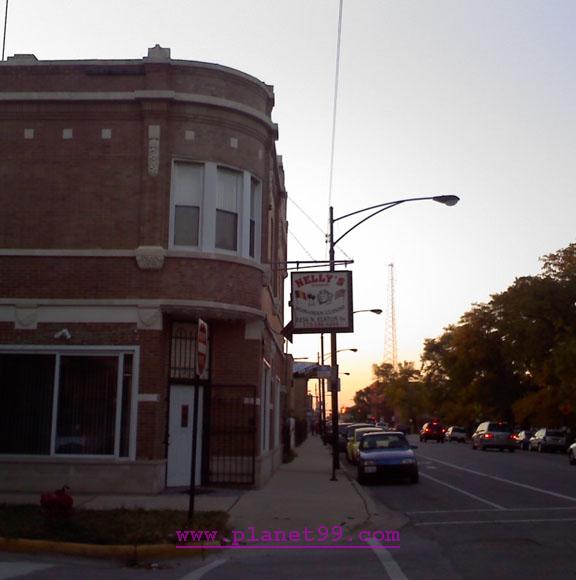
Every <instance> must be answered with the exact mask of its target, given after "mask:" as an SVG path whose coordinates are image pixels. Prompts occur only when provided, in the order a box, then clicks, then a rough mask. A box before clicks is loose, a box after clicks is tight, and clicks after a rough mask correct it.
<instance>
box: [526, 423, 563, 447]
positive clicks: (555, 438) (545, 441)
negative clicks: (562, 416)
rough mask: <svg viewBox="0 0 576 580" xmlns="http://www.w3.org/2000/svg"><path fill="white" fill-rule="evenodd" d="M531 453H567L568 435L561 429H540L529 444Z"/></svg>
mask: <svg viewBox="0 0 576 580" xmlns="http://www.w3.org/2000/svg"><path fill="white" fill-rule="evenodd" d="M528 449H530V451H540V453H544V452H545V451H560V452H561V453H564V451H566V435H565V433H564V431H561V430H560V429H547V428H544V429H538V431H536V433H534V435H533V436H532V437H530V441H529V442H528Z"/></svg>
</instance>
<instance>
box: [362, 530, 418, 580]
mask: <svg viewBox="0 0 576 580" xmlns="http://www.w3.org/2000/svg"><path fill="white" fill-rule="evenodd" d="M366 543H367V544H370V545H371V546H372V551H373V552H374V553H375V554H376V556H377V557H378V559H379V560H380V563H381V564H382V566H384V570H386V573H387V574H388V576H389V577H390V580H408V576H406V574H404V572H402V568H400V566H399V565H398V563H397V562H396V560H394V558H393V556H392V554H391V553H390V550H382V547H381V546H382V544H381V543H380V542H378V541H377V540H374V539H373V538H370V539H369V540H368V541H367V542H366ZM377 546H380V547H377Z"/></svg>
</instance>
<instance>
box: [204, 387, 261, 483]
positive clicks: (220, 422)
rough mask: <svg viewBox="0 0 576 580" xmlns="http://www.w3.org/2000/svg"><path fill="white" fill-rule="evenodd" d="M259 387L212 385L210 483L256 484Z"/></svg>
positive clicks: (209, 444)
mask: <svg viewBox="0 0 576 580" xmlns="http://www.w3.org/2000/svg"><path fill="white" fill-rule="evenodd" d="M256 416H257V414H256V387H253V386H214V385H213V386H212V388H211V393H210V434H209V443H208V449H209V451H208V480H209V483H213V484H215V483H242V484H253V483H254V482H255V469H256Z"/></svg>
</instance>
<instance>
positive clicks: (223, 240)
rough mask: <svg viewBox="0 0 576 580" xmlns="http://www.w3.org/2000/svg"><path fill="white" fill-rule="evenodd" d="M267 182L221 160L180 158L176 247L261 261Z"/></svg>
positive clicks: (173, 222) (175, 182)
mask: <svg viewBox="0 0 576 580" xmlns="http://www.w3.org/2000/svg"><path fill="white" fill-rule="evenodd" d="M261 220H262V183H261V181H260V180H259V179H257V178H256V177H255V176H253V175H252V174H251V173H250V172H248V171H241V170H238V169H234V168H230V167H224V166H222V165H219V164H217V163H212V162H206V163H200V162H186V161H174V168H173V171H172V191H171V213H170V244H169V246H170V248H171V249H172V248H173V249H176V250H180V251H200V252H209V253H214V252H217V253H218V252H220V253H225V254H234V255H237V256H241V257H243V258H248V259H252V260H258V261H260V258H261V256H260V252H261V247H260V246H261V237H262V224H261Z"/></svg>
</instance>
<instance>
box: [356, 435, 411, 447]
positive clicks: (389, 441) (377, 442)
mask: <svg viewBox="0 0 576 580" xmlns="http://www.w3.org/2000/svg"><path fill="white" fill-rule="evenodd" d="M409 448H410V445H409V444H408V441H407V440H406V438H405V437H404V436H403V435H401V434H383V435H366V436H365V437H364V438H363V439H362V441H361V442H360V449H362V450H363V451H387V450H395V449H409Z"/></svg>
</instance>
